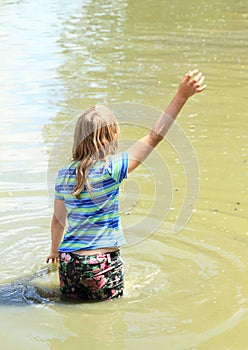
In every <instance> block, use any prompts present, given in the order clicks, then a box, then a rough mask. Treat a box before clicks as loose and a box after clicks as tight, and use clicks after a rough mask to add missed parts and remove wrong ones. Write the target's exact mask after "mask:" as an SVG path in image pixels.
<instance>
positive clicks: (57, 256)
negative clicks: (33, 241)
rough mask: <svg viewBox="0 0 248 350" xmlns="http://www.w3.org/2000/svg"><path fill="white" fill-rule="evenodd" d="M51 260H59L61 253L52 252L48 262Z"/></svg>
mask: <svg viewBox="0 0 248 350" xmlns="http://www.w3.org/2000/svg"><path fill="white" fill-rule="evenodd" d="M50 260H52V263H53V264H54V263H57V262H59V253H58V252H56V253H54V252H51V253H50V255H48V257H47V258H46V263H47V264H48V263H49V261H50Z"/></svg>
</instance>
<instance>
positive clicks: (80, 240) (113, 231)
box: [55, 152, 128, 252]
mask: <svg viewBox="0 0 248 350" xmlns="http://www.w3.org/2000/svg"><path fill="white" fill-rule="evenodd" d="M72 164H73V163H71V164H69V165H67V166H66V167H63V168H62V169H61V170H60V171H59V173H58V176H57V180H56V185H55V197H56V198H57V199H59V200H64V203H65V207H66V210H67V221H68V225H67V230H66V232H65V235H64V238H63V241H62V242H61V244H60V246H59V251H60V252H72V251H76V250H81V249H97V248H105V247H119V246H121V245H124V244H126V241H125V238H124V233H123V229H122V225H121V220H120V214H119V188H120V184H121V182H122V180H123V179H124V178H126V177H127V173H128V154H127V152H122V153H119V154H117V155H114V156H109V157H108V158H107V159H106V160H105V161H97V162H96V163H94V165H93V166H92V167H91V168H90V169H89V173H88V179H89V183H90V186H91V196H90V194H89V193H88V191H87V190H86V189H84V190H83V191H82V192H81V194H80V199H77V198H76V197H75V196H74V195H73V194H72V193H73V189H74V185H75V167H76V165H72Z"/></svg>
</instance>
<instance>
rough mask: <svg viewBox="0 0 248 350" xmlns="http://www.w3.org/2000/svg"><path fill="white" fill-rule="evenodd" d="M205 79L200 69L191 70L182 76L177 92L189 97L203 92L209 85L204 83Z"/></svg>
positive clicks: (181, 95) (183, 96) (186, 97)
mask: <svg viewBox="0 0 248 350" xmlns="http://www.w3.org/2000/svg"><path fill="white" fill-rule="evenodd" d="M204 79H205V77H204V75H203V74H202V73H201V72H199V71H198V69H194V70H193V71H189V72H188V73H186V74H185V75H184V76H183V77H182V79H181V83H180V85H179V88H178V92H177V94H178V95H179V96H180V97H182V98H185V99H188V98H189V97H190V96H193V95H194V94H196V93H198V92H202V91H203V90H205V88H206V86H207V85H206V84H204V85H203V82H204Z"/></svg>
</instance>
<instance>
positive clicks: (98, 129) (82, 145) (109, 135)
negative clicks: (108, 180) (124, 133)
mask: <svg viewBox="0 0 248 350" xmlns="http://www.w3.org/2000/svg"><path fill="white" fill-rule="evenodd" d="M118 136H119V125H118V122H117V119H116V118H115V116H114V114H113V113H112V112H111V110H110V109H109V108H108V107H106V106H104V105H96V106H94V107H92V108H89V109H87V110H86V111H85V112H84V113H83V114H82V115H81V116H80V117H79V119H78V120H77V123H76V126H75V130H74V143H73V148H72V161H73V164H76V163H78V164H77V165H76V168H75V171H76V183H75V186H74V191H73V195H75V196H76V198H78V199H79V198H80V197H79V196H80V193H81V192H82V191H83V189H84V188H85V186H86V189H87V190H88V192H89V193H90V195H91V187H90V183H89V180H88V172H89V169H90V167H91V166H92V165H93V164H94V163H95V162H96V161H99V160H100V161H103V160H104V159H105V158H106V156H108V155H110V154H116V153H117V148H118V142H117V139H118Z"/></svg>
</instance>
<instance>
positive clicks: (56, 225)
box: [51, 216, 64, 253]
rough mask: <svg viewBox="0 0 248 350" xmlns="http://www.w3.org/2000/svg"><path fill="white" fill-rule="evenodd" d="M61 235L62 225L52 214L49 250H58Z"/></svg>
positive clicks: (62, 232) (62, 233) (62, 231)
mask: <svg viewBox="0 0 248 350" xmlns="http://www.w3.org/2000/svg"><path fill="white" fill-rule="evenodd" d="M63 236H64V225H63V224H62V223H61V222H60V221H59V220H58V219H57V218H56V217H55V216H53V219H52V225H51V241H52V242H51V252H54V253H56V252H58V248H59V245H60V243H61V241H62V239H63Z"/></svg>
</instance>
